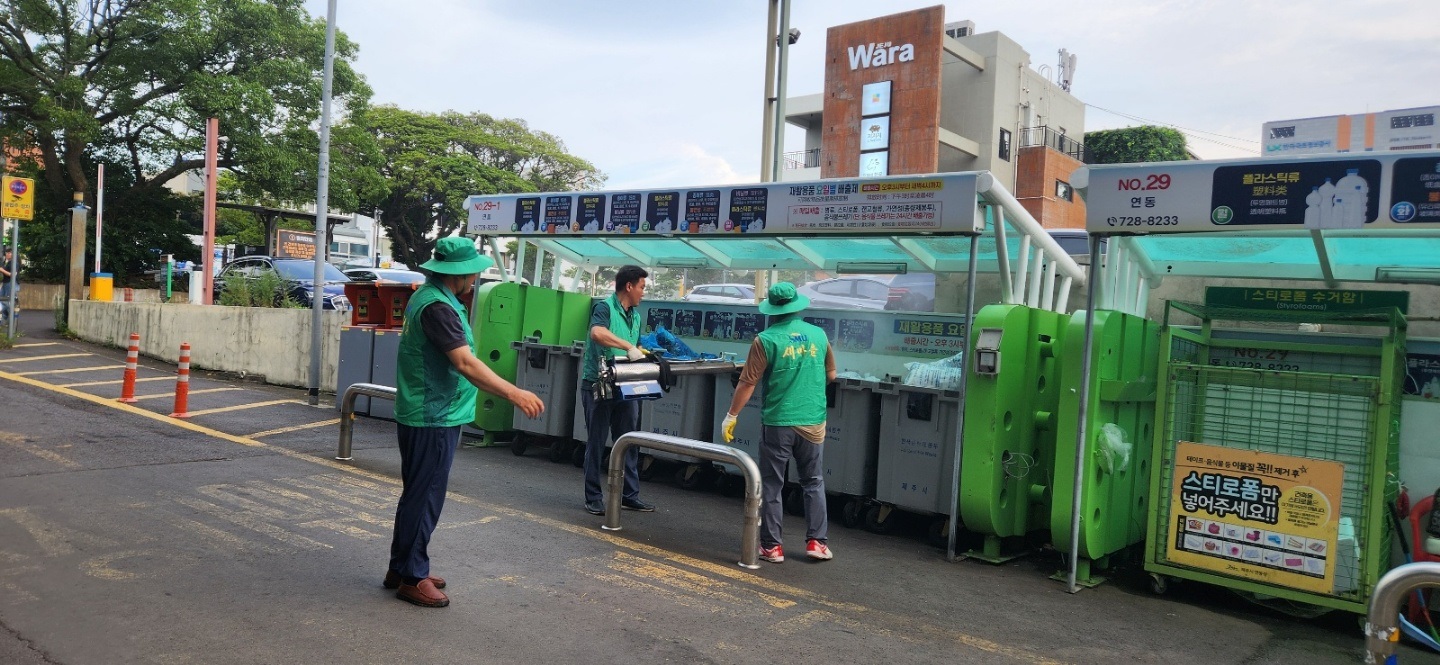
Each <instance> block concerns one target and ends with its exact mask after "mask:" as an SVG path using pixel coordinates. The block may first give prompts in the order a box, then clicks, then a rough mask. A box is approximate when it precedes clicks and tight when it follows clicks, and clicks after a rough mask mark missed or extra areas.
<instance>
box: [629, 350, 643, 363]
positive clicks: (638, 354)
mask: <svg viewBox="0 0 1440 665" xmlns="http://www.w3.org/2000/svg"><path fill="white" fill-rule="evenodd" d="M625 357H626V358H627V359H629V360H630V362H635V361H637V360H644V359H645V351H644V350H642V349H641V348H640V347H638V346H637V347H634V348H632V349H630V350H629V351H626V352H625Z"/></svg>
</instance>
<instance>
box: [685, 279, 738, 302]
mask: <svg viewBox="0 0 1440 665" xmlns="http://www.w3.org/2000/svg"><path fill="white" fill-rule="evenodd" d="M681 300H684V301H685V302H715V303H726V304H730V305H753V304H755V287H754V286H753V285H750V284H697V285H695V287H694V288H692V289H690V292H689V293H686V294H685V297H684V298H681Z"/></svg>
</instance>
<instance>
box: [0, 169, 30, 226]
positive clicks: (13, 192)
mask: <svg viewBox="0 0 1440 665" xmlns="http://www.w3.org/2000/svg"><path fill="white" fill-rule="evenodd" d="M3 187H4V191H3V192H0V196H3V197H4V199H3V203H0V217H4V218H6V219H23V220H26V221H29V220H32V219H34V218H35V181H34V180H31V179H29V178H16V177H14V176H8V175H7V176H5V179H4V182H3Z"/></svg>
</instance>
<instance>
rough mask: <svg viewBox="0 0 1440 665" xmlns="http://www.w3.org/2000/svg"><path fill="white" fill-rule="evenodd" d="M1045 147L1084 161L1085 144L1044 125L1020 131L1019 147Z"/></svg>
mask: <svg viewBox="0 0 1440 665" xmlns="http://www.w3.org/2000/svg"><path fill="white" fill-rule="evenodd" d="M1039 146H1045V147H1047V148H1049V149H1051V150H1054V151H1056V152H1060V153H1064V154H1066V155H1069V156H1071V157H1073V158H1075V160H1076V161H1081V162H1083V161H1085V144H1084V143H1081V142H1080V141H1078V140H1076V139H1075V138H1074V137H1070V136H1066V135H1064V134H1061V133H1060V132H1057V131H1055V130H1053V129H1050V128H1049V127H1046V126H1045V125H1041V126H1039V127H1027V128H1025V129H1022V130H1020V147H1022V148H1032V147H1039Z"/></svg>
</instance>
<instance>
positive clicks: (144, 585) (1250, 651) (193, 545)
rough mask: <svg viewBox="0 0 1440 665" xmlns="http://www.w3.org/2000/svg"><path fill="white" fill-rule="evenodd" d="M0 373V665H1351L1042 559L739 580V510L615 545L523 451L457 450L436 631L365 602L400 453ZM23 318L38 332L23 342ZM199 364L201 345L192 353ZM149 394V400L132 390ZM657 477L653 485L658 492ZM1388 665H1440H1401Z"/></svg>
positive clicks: (1198, 602) (1199, 599)
mask: <svg viewBox="0 0 1440 665" xmlns="http://www.w3.org/2000/svg"><path fill="white" fill-rule="evenodd" d="M23 319H29V320H28V321H25V323H26V324H27V325H26V328H27V332H28V334H27V337H25V338H22V339H21V340H20V342H21V345H20V346H18V347H17V348H15V349H13V350H10V351H0V405H3V406H0V663H6V664H9V663H15V664H19V665H32V664H40V663H63V664H65V665H79V664H86V663H97V664H111V663H155V664H164V665H177V664H184V663H217V664H227V663H237V664H238V663H246V664H250V663H299V662H303V663H347V664H350V663H394V662H412V663H431V662H460V663H510V662H556V663H571V662H591V663H606V662H626V663H666V662H686V663H697V662H698V663H706V662H714V663H766V664H769V663H775V662H781V661H783V662H787V663H871V662H904V663H940V662H951V663H953V662H977V663H978V662H985V663H1035V664H1039V663H1117V662H1156V663H1179V664H1188V663H1194V664H1197V665H1198V664H1202V663H1203V664H1205V665H1213V664H1215V663H1293V664H1296V665H1325V664H1329V663H1356V662H1360V661H1361V659H1362V657H1363V642H1362V640H1361V636H1360V632H1359V628H1358V624H1357V621H1356V618H1355V617H1353V616H1348V615H1341V614H1332V615H1328V616H1326V617H1322V618H1319V619H1313V620H1301V619H1295V618H1291V617H1287V616H1285V615H1282V614H1279V613H1276V612H1273V611H1271V610H1268V609H1264V608H1259V607H1256V606H1253V605H1250V604H1248V603H1246V602H1244V601H1242V600H1240V599H1238V598H1236V597H1235V596H1233V595H1231V594H1229V593H1228V592H1226V591H1223V590H1218V589H1214V588H1209V587H1204V586H1201V585H1191V584H1186V585H1177V586H1175V587H1172V590H1171V592H1170V594H1168V595H1166V596H1163V597H1156V596H1153V595H1151V594H1150V593H1149V592H1148V591H1147V588H1146V587H1147V585H1146V578H1145V577H1144V575H1143V574H1142V573H1140V572H1139V571H1136V570H1133V569H1132V570H1121V571H1119V572H1118V573H1117V574H1116V575H1115V576H1114V577H1113V578H1112V579H1111V581H1109V582H1108V583H1106V584H1104V585H1102V586H1099V587H1097V588H1094V589H1090V590H1085V591H1083V592H1081V593H1078V594H1075V595H1071V594H1067V593H1065V590H1064V586H1063V585H1062V584H1061V583H1058V582H1055V581H1052V580H1050V579H1048V576H1049V575H1050V574H1051V573H1052V572H1054V571H1055V570H1057V569H1058V568H1060V565H1061V561H1060V558H1059V557H1058V556H1057V555H1055V554H1054V553H1053V552H1049V553H1047V552H1041V553H1038V554H1035V555H1032V556H1030V557H1026V558H1023V559H1020V560H1017V561H1014V562H1011V563H1009V564H1006V565H1000V566H994V565H990V564H985V563H980V562H976V561H962V562H957V563H949V562H946V561H945V560H944V556H943V552H942V551H940V550H938V549H935V548H934V547H932V546H930V545H929V544H927V543H926V542H925V539H924V537H923V528H917V529H915V530H912V531H906V532H902V533H899V534H892V535H886V536H881V535H876V534H872V533H868V532H865V531H861V530H852V529H847V528H845V527H843V526H840V525H839V524H838V520H837V521H832V528H831V529H832V530H831V538H830V544H831V546H832V548H833V549H834V551H835V555H836V558H835V560H834V561H830V562H826V563H818V564H817V563H810V562H808V561H805V560H803V557H801V556H796V555H798V554H800V553H801V552H802V551H803V545H804V542H803V539H802V538H803V530H804V527H803V522H802V521H801V520H800V519H799V518H787V519H788V520H789V521H788V522H787V525H786V526H787V534H788V535H787V542H786V544H787V546H788V547H789V548H790V549H791V550H792V554H791V556H790V558H789V560H787V561H786V562H785V563H784V564H780V565H773V564H764V567H763V568H762V569H760V570H758V571H754V572H752V571H747V570H744V569H742V568H740V567H738V566H736V565H735V561H736V560H737V559H738V555H739V536H740V533H739V532H740V500H739V499H738V498H733V497H727V496H723V495H721V494H718V493H715V492H707V491H694V490H683V489H679V488H677V487H675V486H673V485H672V484H670V483H669V482H668V481H667V480H664V479H659V480H656V481H652V482H647V483H645V484H644V485H643V492H642V495H643V496H644V498H646V499H647V500H649V501H652V502H654V503H656V504H657V505H658V506H659V510H658V511H657V512H655V513H650V514H636V513H628V512H627V513H625V514H624V515H623V521H622V524H623V526H624V527H625V528H624V530H623V531H620V532H618V533H611V532H605V531H602V530H600V529H599V525H600V523H601V518H598V517H593V516H590V515H588V514H586V513H585V512H583V510H582V509H581V476H580V472H579V470H578V469H576V468H575V467H573V466H571V465H570V464H568V463H565V464H555V463H551V462H549V461H548V460H547V459H546V458H545V452H544V450H543V449H539V450H535V451H533V452H530V453H529V454H527V455H525V456H523V457H516V456H514V455H512V453H511V451H510V450H509V449H508V448H471V447H466V448H463V449H462V450H461V451H460V452H459V454H458V455H457V459H456V464H455V469H454V472H453V474H452V478H451V485H450V490H451V495H450V497H449V501H448V503H447V505H446V509H445V514H444V517H443V518H442V521H441V525H440V528H439V530H438V531H437V532H436V534H435V537H434V540H433V542H432V545H431V554H432V558H433V561H434V573H435V574H438V575H441V576H443V577H445V578H446V579H447V580H448V582H449V588H448V589H447V590H446V591H447V593H448V594H449V595H450V597H451V600H452V604H451V606H450V607H448V608H445V609H439V610H435V609H421V608H417V607H414V606H411V605H409V604H407V603H403V602H401V601H399V600H396V599H395V598H393V597H392V592H388V591H385V590H384V589H382V588H381V586H380V579H381V577H382V576H383V574H384V572H385V565H386V561H387V558H388V550H389V547H388V546H389V537H390V524H391V520H392V517H393V510H394V501H395V499H396V497H397V496H398V493H399V484H398V475H399V474H398V468H399V458H398V455H397V454H396V452H395V450H394V446H393V441H394V426H393V424H391V423H389V422H387V421H378V420H370V419H364V418H362V419H360V421H358V424H357V430H356V437H355V446H354V460H353V461H348V462H341V461H336V460H334V459H332V457H333V455H334V452H335V445H336V437H337V425H336V420H335V419H336V417H337V415H336V413H335V411H334V409H333V407H324V408H315V407H310V406H308V405H305V404H304V395H303V392H302V391H297V390H290V389H280V388H275V387H269V386H262V385H257V384H254V383H247V382H241V381H236V380H230V379H227V378H226V377H221V376H208V375H205V374H204V373H197V374H196V375H195V377H194V378H193V379H192V383H191V391H192V397H191V400H190V404H189V410H190V411H191V412H192V414H194V416H193V417H192V418H190V419H188V420H184V421H181V420H176V419H172V418H169V417H167V416H166V414H168V413H169V412H170V410H171V408H172V403H171V401H170V397H169V395H170V394H171V393H172V392H173V388H174V385H173V382H172V379H171V378H170V377H173V374H174V368H173V366H169V365H166V364H164V363H159V362H155V361H148V360H146V361H143V362H142V364H143V365H144V366H143V367H142V369H141V371H140V377H141V379H142V381H141V382H140V383H139V384H138V386H139V389H138V392H139V394H140V395H141V396H142V397H145V398H147V399H142V400H141V401H139V402H137V403H136V404H134V405H133V406H126V405H120V404H118V403H117V402H115V401H114V398H115V397H116V396H118V395H119V380H120V377H121V363H122V362H123V351H120V350H115V349H105V348H101V347H96V346H93V345H88V344H83V343H79V342H74V341H69V340H64V339H58V338H56V337H55V336H54V334H53V333H50V332H47V331H46V330H45V328H46V327H48V325H42V324H48V323H49V317H48V315H45V316H38V315H36V314H33V313H32V314H31V316H29V317H22V320H23ZM37 319H46V320H44V321H39V320H37ZM197 340H198V341H196V342H195V343H197V344H203V343H205V342H204V339H203V336H201V337H197ZM147 379H148V380H147ZM662 475H663V474H662ZM1401 662H1404V663H1411V662H1416V663H1421V662H1430V663H1435V662H1440V658H1435V657H1433V656H1431V655H1429V654H1424V653H1420V652H1418V651H1414V650H1409V649H1407V650H1405V651H1404V652H1403V653H1402V660H1401Z"/></svg>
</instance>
